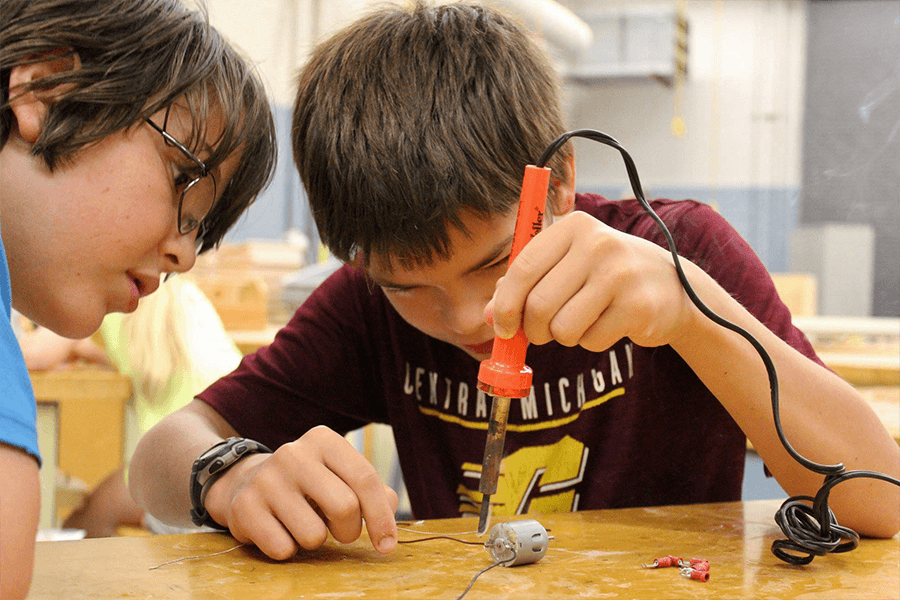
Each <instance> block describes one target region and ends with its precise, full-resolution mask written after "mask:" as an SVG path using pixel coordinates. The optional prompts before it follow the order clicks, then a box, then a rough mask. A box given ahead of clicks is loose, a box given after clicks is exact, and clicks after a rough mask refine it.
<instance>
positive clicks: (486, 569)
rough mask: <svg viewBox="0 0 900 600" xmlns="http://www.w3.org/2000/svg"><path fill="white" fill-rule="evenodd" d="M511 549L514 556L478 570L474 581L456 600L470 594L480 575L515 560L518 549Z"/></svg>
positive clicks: (460, 599)
mask: <svg viewBox="0 0 900 600" xmlns="http://www.w3.org/2000/svg"><path fill="white" fill-rule="evenodd" d="M510 550H511V551H512V553H513V556H512V558H507V559H505V560H498V561H497V562H495V563H494V564H492V565H491V566H489V567H485V568H483V569H482V570H480V571H478V572H477V573H475V577H473V578H472V581H470V582H469V585H467V586H466V589H464V590H463V593H462V594H460V595H459V596H457V597H456V600H462V597H463V596H465V595H466V594H468V593H469V590H471V589H472V586H473V585H475V580H476V579H478V578H479V577H481V576H482V575H483V574H484V573H487V572H488V571H490V570H491V569H493V568H494V567H499V566H500V565H502V564H503V563H506V562H512V561H515V560H516V556H517V552H516V549H515V548H510Z"/></svg>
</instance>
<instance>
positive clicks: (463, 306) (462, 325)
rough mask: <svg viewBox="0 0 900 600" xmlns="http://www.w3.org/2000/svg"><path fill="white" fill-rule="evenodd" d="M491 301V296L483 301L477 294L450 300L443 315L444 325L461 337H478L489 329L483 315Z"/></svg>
mask: <svg viewBox="0 0 900 600" xmlns="http://www.w3.org/2000/svg"><path fill="white" fill-rule="evenodd" d="M489 300H490V296H488V297H487V298H484V299H482V298H481V297H480V295H478V294H475V293H470V294H464V295H463V296H462V297H460V298H455V299H451V300H448V302H447V303H446V304H445V305H444V309H443V311H442V315H441V318H442V320H443V322H444V325H445V326H446V327H447V329H449V330H450V331H451V332H453V334H454V335H458V336H460V337H469V336H473V335H476V334H477V333H478V332H479V330H482V329H485V328H486V327H487V324H486V323H485V321H484V315H483V313H484V307H485V306H487V303H488V301H489Z"/></svg>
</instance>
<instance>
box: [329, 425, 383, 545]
mask: <svg viewBox="0 0 900 600" xmlns="http://www.w3.org/2000/svg"><path fill="white" fill-rule="evenodd" d="M335 435H336V434H335ZM341 440H343V443H344V444H345V445H346V446H345V448H346V449H349V450H350V451H343V452H334V453H328V454H327V455H324V456H323V457H322V458H323V462H324V464H325V466H326V467H328V468H329V469H331V471H333V472H334V473H335V474H336V475H337V476H338V477H340V478H341V479H342V480H343V481H344V483H346V484H347V486H349V487H350V489H351V490H352V491H353V493H354V494H355V496H356V498H357V500H358V503H359V504H358V505H359V509H360V510H361V512H362V518H363V519H365V521H366V530H367V531H368V532H369V539H370V540H372V545H373V546H375V549H376V550H378V551H379V552H381V553H384V554H387V553H388V552H391V551H392V550H393V549H394V548H395V547H396V545H397V523H396V522H395V521H394V510H395V505H393V501H392V499H391V498H389V496H388V494H387V493H386V492H385V485H384V484H383V483H382V481H381V479H380V478H379V477H378V472H377V471H375V468H374V467H373V466H372V465H371V464H370V463H369V461H367V460H366V458H365V457H364V456H363V455H362V454H360V453H359V452H357V451H356V449H355V448H353V446H352V445H351V444H350V442H348V441H347V440H345V439H344V438H343V437H341ZM323 509H324V507H323Z"/></svg>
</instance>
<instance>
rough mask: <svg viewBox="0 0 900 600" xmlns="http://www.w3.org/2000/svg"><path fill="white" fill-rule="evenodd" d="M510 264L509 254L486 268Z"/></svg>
mask: <svg viewBox="0 0 900 600" xmlns="http://www.w3.org/2000/svg"><path fill="white" fill-rule="evenodd" d="M508 264H509V254H507V255H506V256H504V257H503V258H501V259H500V260H498V261H497V262H494V263H491V264H489V265H488V266H487V267H486V268H488V269H495V268H497V267H505V266H506V265H508Z"/></svg>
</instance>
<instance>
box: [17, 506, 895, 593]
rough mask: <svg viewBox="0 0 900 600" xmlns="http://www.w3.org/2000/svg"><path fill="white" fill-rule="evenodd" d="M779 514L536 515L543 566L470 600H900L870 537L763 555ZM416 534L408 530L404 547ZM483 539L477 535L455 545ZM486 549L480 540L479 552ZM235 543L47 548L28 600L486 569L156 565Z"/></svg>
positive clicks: (333, 586)
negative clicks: (698, 560) (796, 556)
mask: <svg viewBox="0 0 900 600" xmlns="http://www.w3.org/2000/svg"><path fill="white" fill-rule="evenodd" d="M778 505H779V504H778V502H773V501H757V502H745V503H739V502H737V503H724V504H708V505H694V506H670V507H659V508H644V509H623V510H607V511H585V512H580V513H566V514H554V515H544V516H538V517H537V519H538V520H539V521H540V522H541V523H542V524H543V525H544V526H545V527H547V529H549V530H550V531H549V533H550V535H551V536H553V539H551V541H550V544H549V549H548V551H547V555H546V556H545V557H544V558H543V560H541V561H540V562H538V563H535V564H531V565H525V566H520V567H514V568H504V567H497V568H494V569H491V570H490V571H488V572H487V573H485V574H483V575H482V576H481V577H480V578H479V579H478V580H477V581H476V582H475V585H474V586H473V588H472V589H471V590H470V592H469V593H468V594H467V596H466V600H477V599H479V598H480V599H484V598H515V599H523V598H529V599H531V598H575V597H578V598H635V599H645V598H646V599H650V598H653V599H657V598H701V597H702V598H711V599H715V598H728V599H733V598H760V599H766V600H772V599H781V598H785V599H787V598H790V599H798V598H828V599H830V600H831V599H833V600H838V599H842V598H845V599H853V600H862V599H866V598H877V599H881V600H884V599H888V598H898V597H900V540H898V539H897V537H895V538H893V539H890V540H867V539H864V540H863V541H862V543H861V545H860V547H859V548H857V549H856V550H854V551H852V552H850V553H847V554H836V555H831V556H827V557H824V558H822V557H820V558H817V559H815V560H814V561H813V563H812V564H810V565H808V566H806V567H796V566H790V565H787V564H785V563H783V562H781V561H780V560H778V559H777V558H775V556H773V555H772V553H771V552H770V550H769V547H770V546H771V543H772V541H773V540H774V539H776V538H778V537H781V532H780V530H779V529H778V528H777V526H776V525H775V523H774V521H773V514H774V512H775V510H776V509H777V507H778ZM475 525H476V521H475V519H448V520H440V521H425V522H421V523H417V524H414V525H410V527H414V528H416V529H419V530H421V531H429V532H444V533H447V534H457V533H460V532H466V531H472V530H474V529H475ZM421 537H424V536H422V535H418V534H414V533H410V532H408V531H400V539H401V540H412V539H417V538H421ZM459 537H461V538H463V539H467V540H477V539H478V538H476V536H475V535H474V534H472V533H469V534H466V535H461V536H459ZM483 539H484V538H482V541H483ZM235 545H236V542H235V541H234V539H233V538H231V537H230V536H228V535H225V534H218V533H208V534H207V533H198V534H188V535H176V536H155V537H142V538H107V539H98V540H81V541H76V542H39V543H38V544H37V557H36V565H35V575H34V582H33V585H32V593H31V596H30V598H31V599H32V600H43V599H51V598H52V599H57V598H66V599H67V600H86V599H89V598H97V599H99V598H103V599H107V598H166V599H168V600H179V599H184V598H194V599H213V598H215V599H230V598H233V599H238V600H246V599H248V598H415V599H420V598H436V599H443V598H446V599H453V598H456V597H457V596H459V594H460V593H462V591H463V590H464V589H465V587H466V585H468V583H469V581H470V580H471V578H472V576H474V575H475V573H477V572H478V571H479V570H481V569H483V568H484V567H486V566H488V565H490V564H491V562H492V561H491V559H490V556H489V554H488V553H487V552H486V551H485V550H484V549H483V548H482V547H480V546H468V545H462V544H459V543H456V542H453V541H449V540H432V541H425V542H421V543H416V544H402V545H400V546H398V548H397V550H396V551H395V552H394V553H392V554H390V555H387V556H382V555H379V554H377V553H376V552H375V551H374V550H373V549H372V547H371V546H370V544H369V542H368V540H367V538H366V537H365V535H363V537H362V538H360V539H359V540H357V541H356V542H354V543H352V544H348V545H341V544H338V543H336V542H334V540H332V539H330V538H329V541H328V542H327V543H326V545H325V546H324V547H323V548H322V549H320V550H317V551H303V552H301V553H300V554H299V555H298V556H297V557H295V558H294V559H292V560H290V561H287V562H283V563H279V562H275V561H272V560H269V559H268V558H266V557H265V556H264V555H263V554H262V553H261V552H259V551H258V550H257V549H255V548H253V547H249V546H243V547H240V548H237V549H236V550H233V551H231V552H228V553H225V554H220V555H217V556H210V557H206V558H202V559H196V560H188V561H183V562H178V563H173V564H168V565H165V566H162V567H161V568H158V569H155V570H151V567H155V566H158V565H161V564H162V563H165V562H166V561H169V560H172V559H177V558H183V557H190V556H196V555H204V554H211V553H214V552H221V551H223V550H227V549H229V548H232V547H234V546H235ZM669 554H673V555H678V556H683V557H702V558H706V559H707V560H709V561H710V565H711V568H710V574H711V577H710V580H709V581H708V582H706V583H703V582H699V581H692V580H690V579H686V578H684V577H682V576H680V575H679V572H678V570H677V569H675V568H667V569H654V570H650V569H643V568H641V566H640V565H641V563H647V562H653V559H654V558H657V557H661V556H666V555H669Z"/></svg>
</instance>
